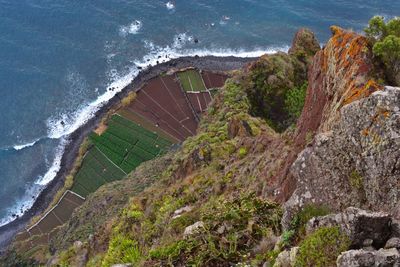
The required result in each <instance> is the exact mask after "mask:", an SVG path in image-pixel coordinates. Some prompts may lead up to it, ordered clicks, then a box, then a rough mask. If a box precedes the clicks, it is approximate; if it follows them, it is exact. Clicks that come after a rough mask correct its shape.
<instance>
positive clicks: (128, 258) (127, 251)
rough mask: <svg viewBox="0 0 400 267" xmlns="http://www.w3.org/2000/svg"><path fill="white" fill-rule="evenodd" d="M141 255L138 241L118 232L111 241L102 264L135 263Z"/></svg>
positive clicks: (106, 266) (105, 265)
mask: <svg viewBox="0 0 400 267" xmlns="http://www.w3.org/2000/svg"><path fill="white" fill-rule="evenodd" d="M140 257H141V253H140V251H139V247H138V245H137V242H136V241H134V240H132V239H130V238H129V237H126V236H124V235H122V234H116V235H115V236H114V237H113V238H112V239H111V241H110V244H109V246H108V251H107V254H106V255H105V257H104V259H103V262H102V266H103V267H108V266H111V265H113V264H118V263H135V262H136V261H138V260H139V259H140Z"/></svg>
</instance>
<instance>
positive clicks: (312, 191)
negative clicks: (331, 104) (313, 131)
mask: <svg viewBox="0 0 400 267" xmlns="http://www.w3.org/2000/svg"><path fill="white" fill-rule="evenodd" d="M399 103H400V88H394V87H386V88H385V89H384V90H383V91H378V92H375V93H373V94H372V95H370V96H369V97H367V98H363V99H360V100H358V101H354V102H352V103H350V104H348V105H346V106H344V107H342V109H341V110H340V118H339V119H338V121H336V122H335V123H334V124H332V127H331V130H330V131H327V132H323V133H320V134H318V135H317V136H316V137H315V141H314V143H313V145H312V146H311V147H307V148H306V149H305V150H304V151H302V152H301V153H300V155H299V156H298V158H297V160H296V161H295V163H294V164H293V167H292V174H293V175H294V177H295V178H296V180H297V189H296V191H295V192H294V193H293V195H292V197H291V198H290V200H289V201H288V202H287V203H286V216H285V218H284V223H286V225H287V223H288V222H289V221H290V218H291V215H290V214H293V211H295V210H297V209H298V208H300V207H302V206H304V205H305V204H307V203H315V204H326V205H329V206H330V208H332V209H333V210H336V211H340V210H342V209H344V208H346V207H348V206H356V207H362V208H368V209H372V210H384V211H392V212H393V211H395V210H396V209H398V207H397V203H398V199H399V193H398V192H399V190H400V188H399V184H398V180H399V178H400V109H399Z"/></svg>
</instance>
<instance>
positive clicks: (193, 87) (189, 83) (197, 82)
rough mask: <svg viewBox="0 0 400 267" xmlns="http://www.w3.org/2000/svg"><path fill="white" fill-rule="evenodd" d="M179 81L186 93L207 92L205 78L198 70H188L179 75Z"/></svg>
mask: <svg viewBox="0 0 400 267" xmlns="http://www.w3.org/2000/svg"><path fill="white" fill-rule="evenodd" d="M178 77H179V80H180V81H181V84H182V87H183V89H184V90H185V91H186V92H190V91H200V92H204V91H206V87H205V86H204V82H203V78H202V77H201V75H200V73H199V72H198V71H197V70H186V71H182V72H179V73H178Z"/></svg>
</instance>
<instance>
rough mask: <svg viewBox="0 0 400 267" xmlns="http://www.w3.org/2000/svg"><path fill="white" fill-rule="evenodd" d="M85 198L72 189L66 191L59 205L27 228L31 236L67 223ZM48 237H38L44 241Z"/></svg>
mask: <svg viewBox="0 0 400 267" xmlns="http://www.w3.org/2000/svg"><path fill="white" fill-rule="evenodd" d="M83 201H84V198H83V197H81V196H77V195H76V194H75V193H73V192H71V191H66V192H65V193H64V195H63V196H62V197H61V199H60V200H59V201H58V203H57V205H56V206H54V207H53V208H52V209H51V210H50V211H49V212H47V213H46V214H45V215H44V216H43V217H42V218H41V219H40V220H39V221H38V222H37V223H36V224H35V225H33V226H32V227H30V228H28V229H27V232H28V233H29V235H30V236H35V235H38V236H41V235H45V234H48V233H50V232H51V231H52V230H53V229H54V228H56V227H57V226H59V225H61V224H63V223H65V222H66V221H67V220H68V219H69V217H70V216H71V214H72V212H73V211H74V209H75V208H76V207H78V206H80V205H82V203H83ZM46 238H47V237H43V236H41V237H37V238H36V240H40V242H42V241H43V240H45V239H46Z"/></svg>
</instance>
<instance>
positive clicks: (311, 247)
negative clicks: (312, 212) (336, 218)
mask: <svg viewBox="0 0 400 267" xmlns="http://www.w3.org/2000/svg"><path fill="white" fill-rule="evenodd" d="M349 246H350V239H349V238H348V237H347V236H346V235H345V234H343V233H342V232H341V231H340V229H339V227H338V226H336V227H323V228H320V229H318V230H317V231H315V232H314V233H312V234H311V235H309V236H308V237H307V238H306V239H305V240H304V241H302V242H301V243H300V247H299V252H298V254H297V256H296V263H295V266H296V267H303V266H304V267H308V266H313V267H329V266H336V259H337V257H338V256H339V255H340V253H342V252H343V251H346V250H347V249H348V248H349Z"/></svg>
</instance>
